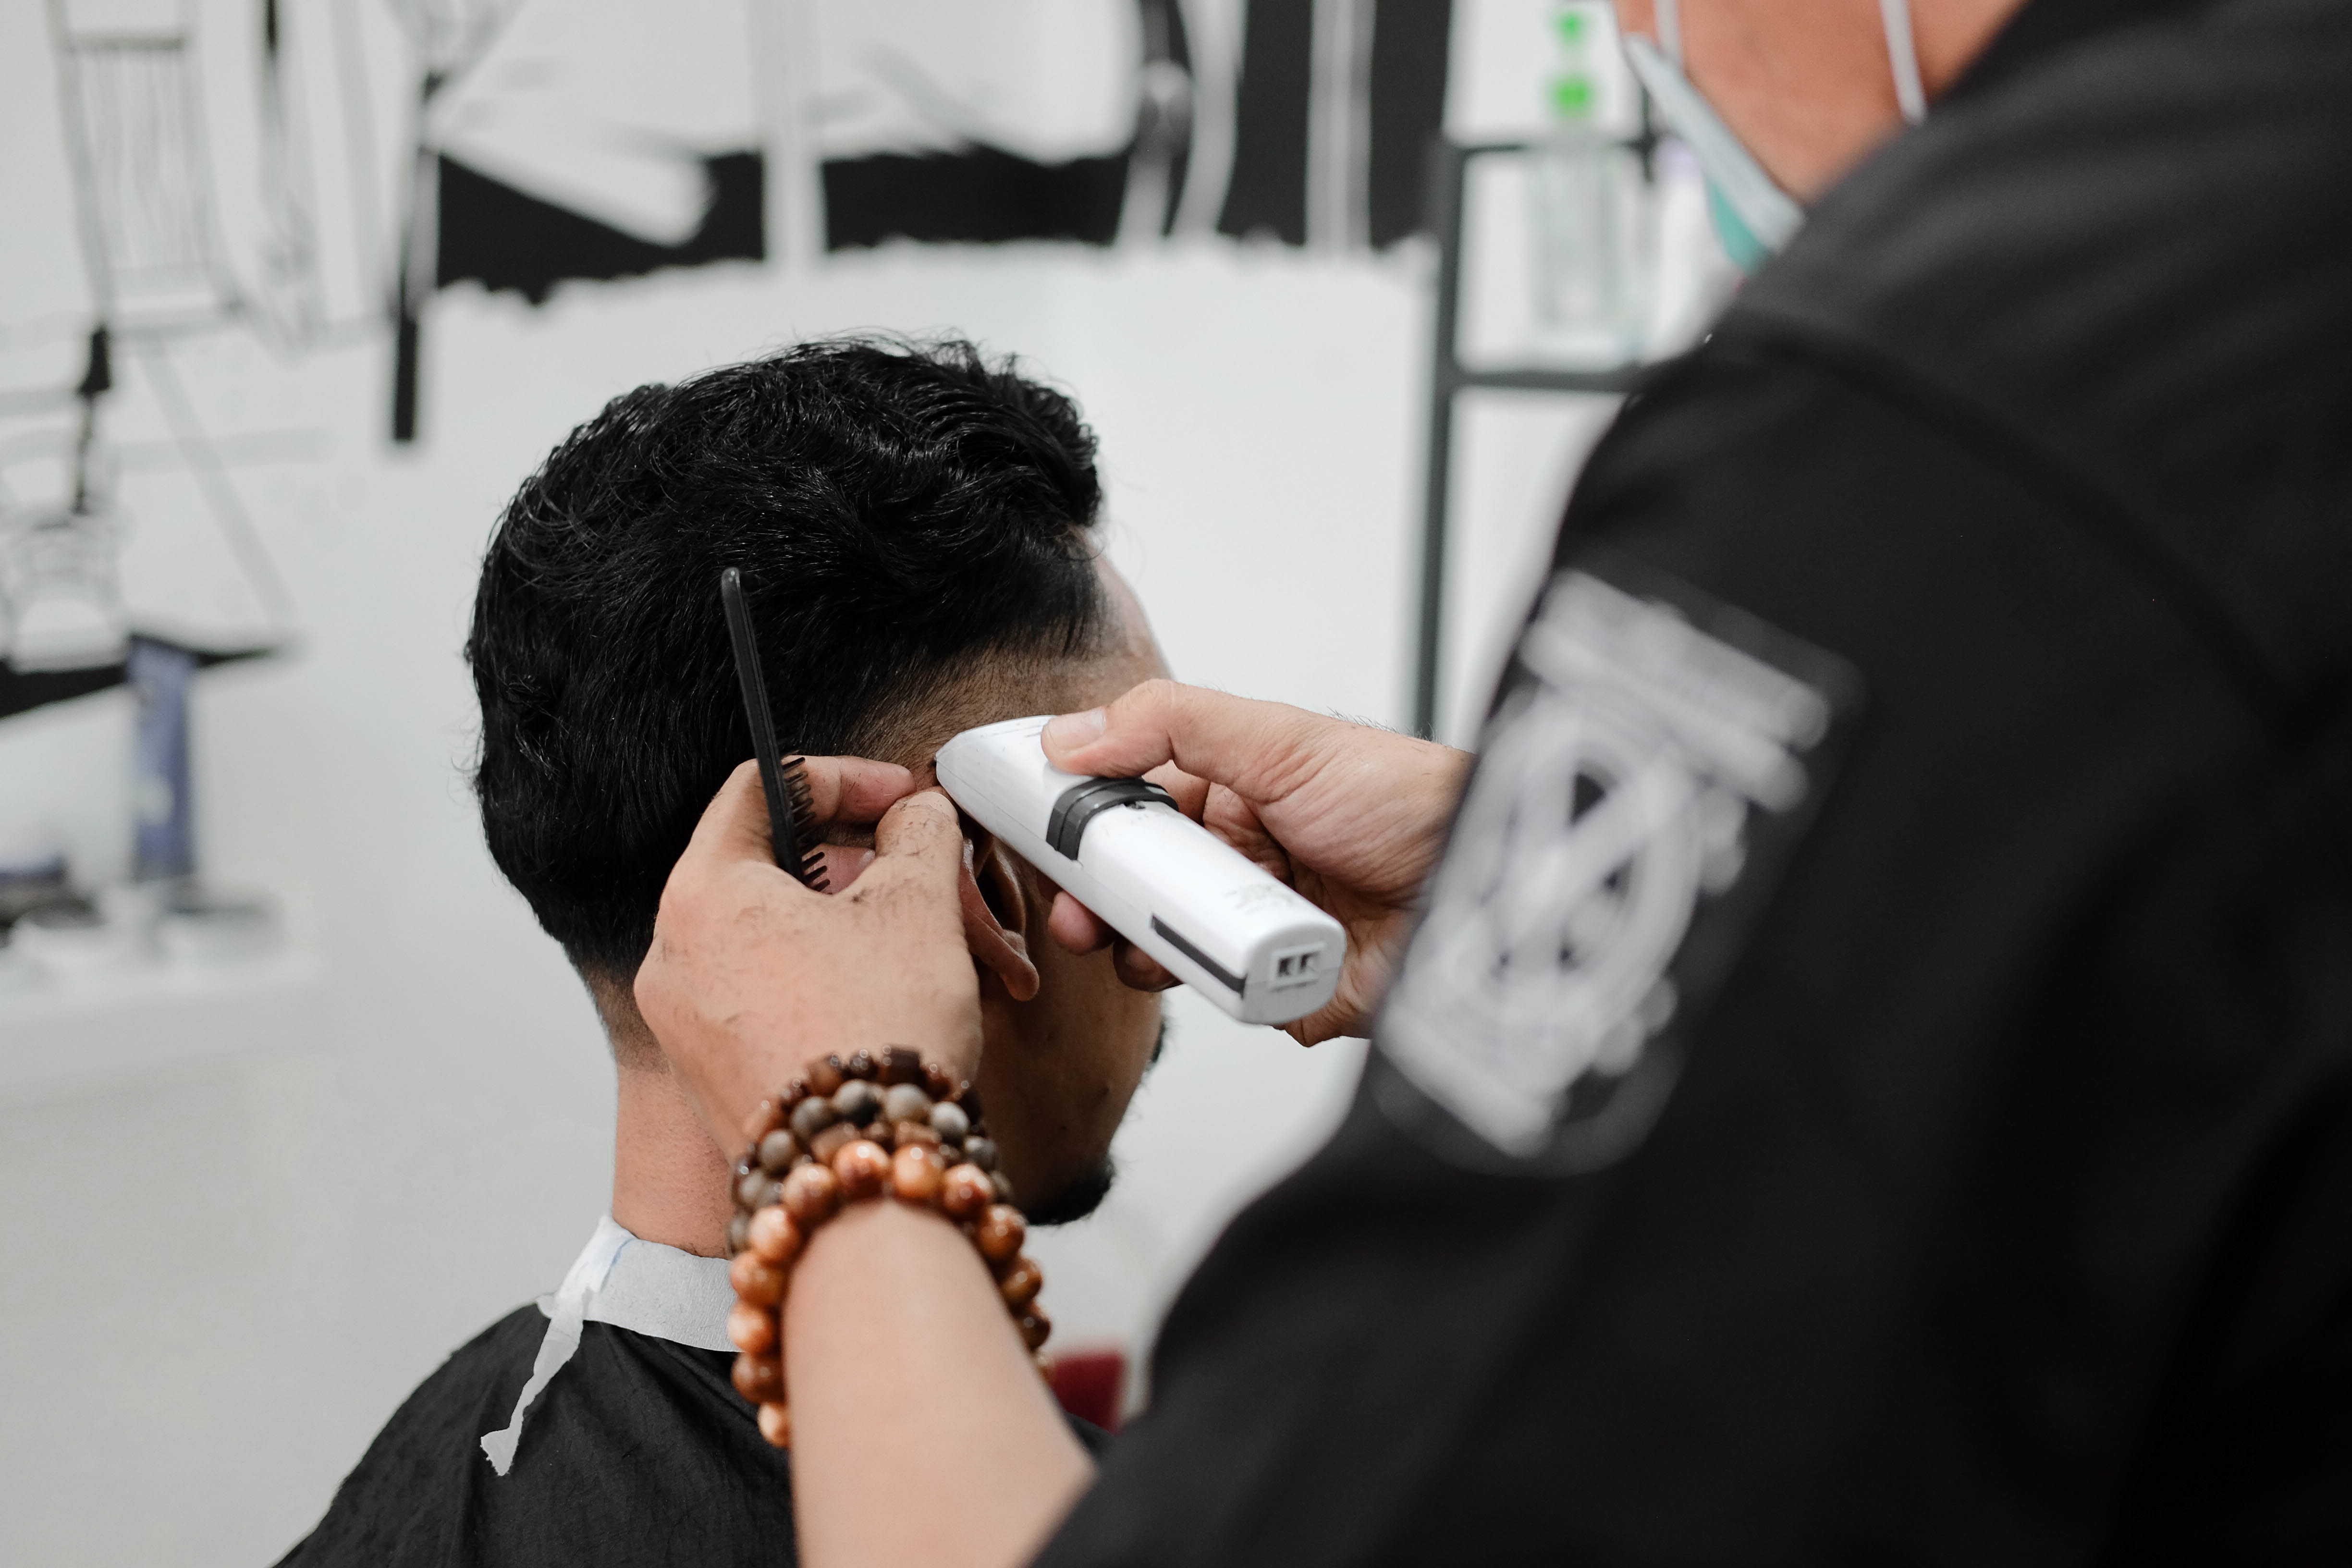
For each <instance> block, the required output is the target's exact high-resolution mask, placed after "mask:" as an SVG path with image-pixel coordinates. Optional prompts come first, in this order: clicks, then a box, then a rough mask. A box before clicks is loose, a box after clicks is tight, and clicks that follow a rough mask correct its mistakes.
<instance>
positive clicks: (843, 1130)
mask: <svg viewBox="0 0 2352 1568" xmlns="http://www.w3.org/2000/svg"><path fill="white" fill-rule="evenodd" d="M859 1135H860V1129H859V1128H858V1126H857V1124H856V1122H852V1121H836V1122H835V1123H834V1124H833V1125H832V1126H830V1127H828V1128H826V1129H825V1130H824V1131H822V1132H820V1133H818V1134H817V1135H816V1136H815V1137H814V1138H812V1139H810V1140H809V1146H808V1152H809V1157H810V1158H811V1159H813V1160H814V1161H815V1162H816V1163H818V1164H820V1165H830V1164H832V1163H833V1157H834V1156H835V1154H838V1153H840V1152H842V1151H843V1150H844V1149H846V1148H847V1147H849V1145H851V1144H852V1143H855V1142H857V1140H858V1137H859Z"/></svg>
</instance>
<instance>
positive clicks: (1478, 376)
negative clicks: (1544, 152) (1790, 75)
mask: <svg viewBox="0 0 2352 1568" xmlns="http://www.w3.org/2000/svg"><path fill="white" fill-rule="evenodd" d="M1647 110H1648V106H1647V104H1646V103H1645V104H1644V105H1643V125H1644V130H1643V132H1642V134H1641V135H1639V136H1636V137H1633V138H1631V139H1629V140H1628V141H1627V142H1625V143H1624V144H1625V145H1626V146H1628V147H1630V148H1632V149H1633V150H1634V151H1635V152H1637V153H1641V154H1642V160H1643V171H1644V173H1647V172H1648V170H1649V166H1650V154H1651V153H1652V152H1653V151H1654V150H1655V148H1656V146H1657V137H1656V135H1655V133H1654V132H1652V131H1650V130H1649V129H1647V126H1648V123H1649V119H1648V112H1647ZM1529 150H1530V144H1529V143H1528V142H1472V143H1463V142H1448V141H1445V140H1444V139H1443V138H1440V139H1439V140H1438V141H1436V142H1433V143H1432V144H1431V147H1430V155H1429V198H1428V199H1429V230H1430V233H1431V234H1432V235H1433V237H1435V238H1436V241H1437V309H1436V310H1435V311H1434V312H1433V316H1434V321H1433V333H1432V336H1433V340H1434V341H1433V343H1432V345H1431V349H1430V377H1429V447H1428V453H1427V462H1426V465H1425V467H1424V468H1423V482H1424V484H1425V486H1426V489H1424V491H1423V501H1422V531H1421V595H1420V600H1421V602H1420V622H1419V626H1418V628H1417V643H1416V646H1415V648H1414V658H1413V679H1412V728H1413V732H1414V733H1415V734H1417V735H1422V736H1428V735H1431V734H1433V732H1434V731H1435V729H1436V724H1437V684H1438V674H1439V671H1438V651H1439V643H1440V639H1441V637H1442V635H1443V633H1444V617H1445V554H1446V540H1447V534H1448V523H1449V520H1448V517H1447V511H1448V507H1449V504H1450V499H1451V497H1450V492H1451V490H1452V487H1453V479H1454V399H1455V398H1456V397H1457V396H1459V395H1461V394H1462V393H1464V392H1465V391H1471V390H1480V391H1496V392H1550V393H1573V394H1580V395H1587V396H1591V395H1603V396H1611V395H1617V396H1622V395H1624V394H1625V393H1628V392H1631V391H1632V390H1633V387H1634V385H1635V384H1636V383H1637V382H1638V381H1639V380H1640V378H1641V376H1642V374H1643V371H1644V369H1645V368H1646V367H1645V366H1643V365H1642V364H1640V363H1633V364H1623V365H1614V366H1610V367H1606V368H1597V369H1591V370H1585V369H1573V370H1570V369H1559V368H1553V367H1549V366H1541V365H1502V366H1491V365H1490V366H1484V367H1481V366H1474V365H1469V364H1465V363H1463V361H1462V353H1461V342H1460V339H1461V328H1462V224H1463V211H1462V206H1463V202H1462V193H1463V189H1464V187H1465V184H1466V183H1467V181H1468V177H1469V168H1470V161H1471V160H1472V159H1474V158H1483V157H1488V156H1492V155H1495V154H1498V153H1527V152H1528V151H1529Z"/></svg>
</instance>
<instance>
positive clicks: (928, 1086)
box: [923, 1062, 956, 1100]
mask: <svg viewBox="0 0 2352 1568" xmlns="http://www.w3.org/2000/svg"><path fill="white" fill-rule="evenodd" d="M955 1091H956V1080H955V1079H952V1078H950V1077H949V1076H948V1069H947V1068H943V1067H941V1066H940V1065H939V1063H937V1062H929V1063H926V1064H925V1065H924V1068H923V1092H924V1093H925V1094H928V1095H929V1096H930V1097H931V1098H932V1099H933V1100H953V1099H954V1098H955Z"/></svg>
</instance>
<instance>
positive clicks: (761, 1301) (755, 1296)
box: [727, 1209, 793, 1307]
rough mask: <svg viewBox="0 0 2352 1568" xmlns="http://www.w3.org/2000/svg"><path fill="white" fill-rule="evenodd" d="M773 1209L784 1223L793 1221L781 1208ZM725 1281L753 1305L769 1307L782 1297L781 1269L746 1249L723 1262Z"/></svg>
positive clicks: (743, 1299) (782, 1278)
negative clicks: (725, 1264) (733, 1258)
mask: <svg viewBox="0 0 2352 1568" xmlns="http://www.w3.org/2000/svg"><path fill="white" fill-rule="evenodd" d="M776 1213H777V1214H779V1215H784V1211H783V1210H782V1209H778V1210H777V1211H776ZM784 1223H785V1224H786V1225H790V1224H792V1223H793V1222H792V1217H791V1216H790V1215H784ZM727 1282H728V1283H729V1284H730V1285H732V1286H734V1287H735V1296H736V1299H737V1300H742V1301H749V1302H751V1305H753V1306H754V1307H773V1306H774V1305H775V1304H776V1303H777V1302H779V1301H781V1300H783V1299H784V1271H783V1270H782V1268H778V1267H776V1265H774V1264H772V1263H771V1262H769V1261H768V1260H767V1259H766V1258H762V1257H761V1256H760V1255H759V1254H758V1253H756V1252H752V1251H750V1250H748V1249H747V1250H745V1251H742V1252H739V1253H737V1254H736V1255H735V1261H734V1262H732V1263H730V1264H729V1265H728V1266H727Z"/></svg>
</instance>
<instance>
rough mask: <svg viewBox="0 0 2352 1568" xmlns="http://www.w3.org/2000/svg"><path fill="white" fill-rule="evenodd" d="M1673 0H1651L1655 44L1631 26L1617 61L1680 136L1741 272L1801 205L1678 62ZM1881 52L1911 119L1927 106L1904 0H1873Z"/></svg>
mask: <svg viewBox="0 0 2352 1568" xmlns="http://www.w3.org/2000/svg"><path fill="white" fill-rule="evenodd" d="M1680 9H1681V8H1680V6H1679V5H1678V4H1677V3H1676V0H1657V16H1658V37H1659V39H1660V41H1661V42H1663V43H1664V46H1665V47H1664V51H1663V52H1661V51H1660V49H1659V47H1658V45H1656V44H1653V43H1652V42H1651V41H1650V40H1649V39H1647V38H1644V37H1641V36H1640V35H1639V34H1628V35H1627V36H1626V38H1625V63H1626V64H1627V65H1629V66H1631V67H1632V68H1633V75H1634V77H1635V78H1636V79H1639V80H1640V82H1641V84H1642V87H1643V90H1645V91H1646V92H1648V93H1649V95H1650V98H1651V100H1652V101H1653V102H1654V103H1655V104H1656V105H1657V106H1658V114H1659V116H1660V118H1662V119H1664V121H1665V122H1666V128H1667V129H1668V130H1670V131H1672V132H1674V133H1675V135H1676V136H1678V137H1680V138H1681V139H1682V141H1683V142H1684V144H1685V146H1687V147H1689V148H1690V150H1691V155H1692V156H1693V157H1695V158H1696V159H1697V160H1698V166H1699V172H1700V173H1701V174H1704V175H1705V176H1706V197H1707V211H1708V214H1709V215H1710V216H1712V217H1713V218H1714V220H1715V232H1716V234H1717V236H1718V237H1721V239H1722V241H1723V248H1724V251H1725V253H1726V254H1727V255H1728V256H1729V257H1730V258H1731V259H1732V261H1733V262H1734V263H1736V264H1737V265H1738V268H1739V269H1740V270H1741V271H1743V272H1754V271H1755V270H1757V269H1758V268H1760V267H1762V266H1763V265H1764V263H1765V262H1767V261H1769V260H1770V259H1771V258H1772V255H1773V253H1774V252H1776V251H1778V250H1779V249H1780V247H1783V246H1785V245H1787V244H1788V243H1789V240H1790V237H1792V236H1793V235H1795V233H1796V232H1797V230H1798V229H1799V228H1800V227H1801V226H1803V224H1804V221H1805V209H1804V208H1802V207H1801V206H1799V205H1797V202H1796V198H1795V197H1793V196H1791V195H1789V193H1788V192H1786V191H1784V190H1782V189H1781V188H1780V184H1779V183H1778V182H1776V181H1775V180H1774V179H1773V178H1772V176H1771V175H1770V174H1767V173H1765V171H1764V165H1763V164H1761V163H1758V162H1757V161H1756V155H1755V154H1754V153H1750V152H1749V151H1748V147H1747V144H1746V143H1745V142H1741V141H1740V140H1739V138H1738V136H1737V135H1736V134H1734V133H1733V132H1732V129H1731V127H1730V126H1728V125H1726V124H1725V123H1724V122H1723V117H1722V116H1721V115H1719V114H1717V113H1716V111H1715V106H1714V105H1713V104H1711V103H1709V102H1707V100H1706V95H1705V94H1703V93H1701V92H1700V91H1699V90H1698V89H1697V88H1696V87H1695V86H1693V85H1692V83H1691V79H1690V78H1688V77H1686V76H1685V75H1684V74H1683V68H1682V58H1683V47H1682V26H1681V16H1680ZM1878 15H1879V20H1880V22H1881V24H1882V25H1883V26H1885V29H1886V55H1887V58H1888V59H1889V60H1891V61H1892V62H1893V63H1894V68H1895V101H1896V102H1897V103H1899V104H1900V105H1901V106H1902V109H1903V118H1904V119H1905V120H1906V121H1908V122H1910V123H1911V124H1914V125H1916V124H1917V123H1918V122H1919V121H1920V120H1921V119H1922V118H1924V117H1925V116H1926V114H1927V95H1926V93H1925V92H1924V91H1923V90H1922V89H1921V88H1920V85H1919V57H1918V53H1917V51H1916V49H1915V48H1914V47H1913V46H1912V42H1911V7H1910V4H1909V0H1879V6H1878Z"/></svg>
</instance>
